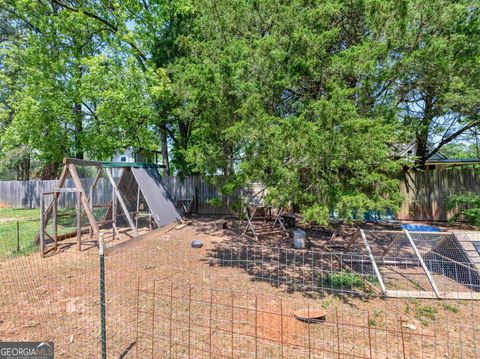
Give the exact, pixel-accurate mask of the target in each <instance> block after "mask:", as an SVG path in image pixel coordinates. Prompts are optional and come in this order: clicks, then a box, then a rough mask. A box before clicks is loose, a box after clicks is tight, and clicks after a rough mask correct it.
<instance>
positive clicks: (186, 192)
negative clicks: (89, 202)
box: [0, 176, 258, 214]
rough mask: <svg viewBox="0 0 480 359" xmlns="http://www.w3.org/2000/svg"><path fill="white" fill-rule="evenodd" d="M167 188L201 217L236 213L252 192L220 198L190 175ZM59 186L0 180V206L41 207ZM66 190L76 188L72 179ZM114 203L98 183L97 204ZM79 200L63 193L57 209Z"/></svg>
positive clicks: (87, 184) (88, 183) (107, 187)
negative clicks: (190, 201) (43, 197)
mask: <svg viewBox="0 0 480 359" xmlns="http://www.w3.org/2000/svg"><path fill="white" fill-rule="evenodd" d="M163 180H164V183H165V185H166V187H167V188H168V190H169V192H170V194H171V195H172V197H173V199H174V200H177V201H178V200H182V199H194V203H193V208H192V211H193V212H194V213H199V214H233V211H232V209H231V208H232V207H234V206H235V203H236V202H238V200H239V198H240V197H241V196H246V195H248V193H250V192H251V190H255V189H256V187H258V185H256V184H255V185H252V186H251V187H252V189H238V190H236V191H234V192H233V193H232V194H231V195H229V196H225V195H221V194H220V191H219V190H218V188H217V186H215V185H212V184H209V183H207V182H206V181H205V180H203V179H202V178H201V177H197V176H190V177H185V178H184V179H181V178H179V177H176V176H170V177H164V178H163ZM81 181H82V185H83V188H90V186H91V185H92V183H93V181H94V179H93V178H83V179H82V180H81ZM56 186H57V180H48V181H40V180H34V181H0V206H4V207H13V208H39V207H40V195H41V193H42V192H51V191H52V190H53V189H54V188H56ZM65 187H74V186H73V182H72V180H71V179H69V180H67V181H66V184H65ZM111 200H112V187H111V185H110V184H109V183H108V182H107V181H105V180H104V179H103V178H102V179H100V181H99V182H98V184H97V187H96V191H95V193H94V201H93V203H94V204H95V205H105V204H108V203H110V201H111ZM75 204H76V198H75V194H74V193H65V194H62V195H61V197H60V200H59V204H58V206H59V207H60V208H74V207H75Z"/></svg>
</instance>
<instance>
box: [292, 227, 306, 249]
mask: <svg viewBox="0 0 480 359" xmlns="http://www.w3.org/2000/svg"><path fill="white" fill-rule="evenodd" d="M306 238H307V236H306V234H305V231H302V230H301V229H296V230H294V231H293V247H294V248H296V249H303V248H305V243H306Z"/></svg>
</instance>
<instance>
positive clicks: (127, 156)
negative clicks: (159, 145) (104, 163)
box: [112, 147, 135, 162]
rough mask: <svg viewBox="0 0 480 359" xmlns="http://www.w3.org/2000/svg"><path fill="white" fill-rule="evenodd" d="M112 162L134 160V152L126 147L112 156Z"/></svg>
mask: <svg viewBox="0 0 480 359" xmlns="http://www.w3.org/2000/svg"><path fill="white" fill-rule="evenodd" d="M112 161H113V162H135V153H134V151H133V148H131V147H130V148H127V149H126V150H125V151H123V152H121V153H116V154H114V155H113V156H112Z"/></svg>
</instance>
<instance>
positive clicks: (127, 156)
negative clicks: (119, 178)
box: [112, 147, 162, 164]
mask: <svg viewBox="0 0 480 359" xmlns="http://www.w3.org/2000/svg"><path fill="white" fill-rule="evenodd" d="M161 155H162V153H161V152H160V151H155V150H146V149H144V148H133V147H128V148H126V149H125V150H124V151H123V152H118V153H116V154H114V155H113V156H112V161H113V162H146V163H155V164H161V159H162V156H161Z"/></svg>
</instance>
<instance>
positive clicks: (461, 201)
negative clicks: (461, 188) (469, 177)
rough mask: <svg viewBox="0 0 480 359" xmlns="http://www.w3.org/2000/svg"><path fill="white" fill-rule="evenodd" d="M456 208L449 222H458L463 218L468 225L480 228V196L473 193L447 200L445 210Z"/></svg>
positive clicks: (451, 197)
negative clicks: (457, 210)
mask: <svg viewBox="0 0 480 359" xmlns="http://www.w3.org/2000/svg"><path fill="white" fill-rule="evenodd" d="M455 208H458V209H459V212H458V213H456V214H455V215H454V216H453V217H452V218H450V221H458V220H459V219H460V218H461V217H463V218H464V219H465V220H466V221H467V222H468V223H469V224H472V225H474V226H480V195H479V194H477V193H473V192H466V193H461V194H456V195H453V196H450V197H448V198H447V202H446V209H447V210H452V209H455Z"/></svg>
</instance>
